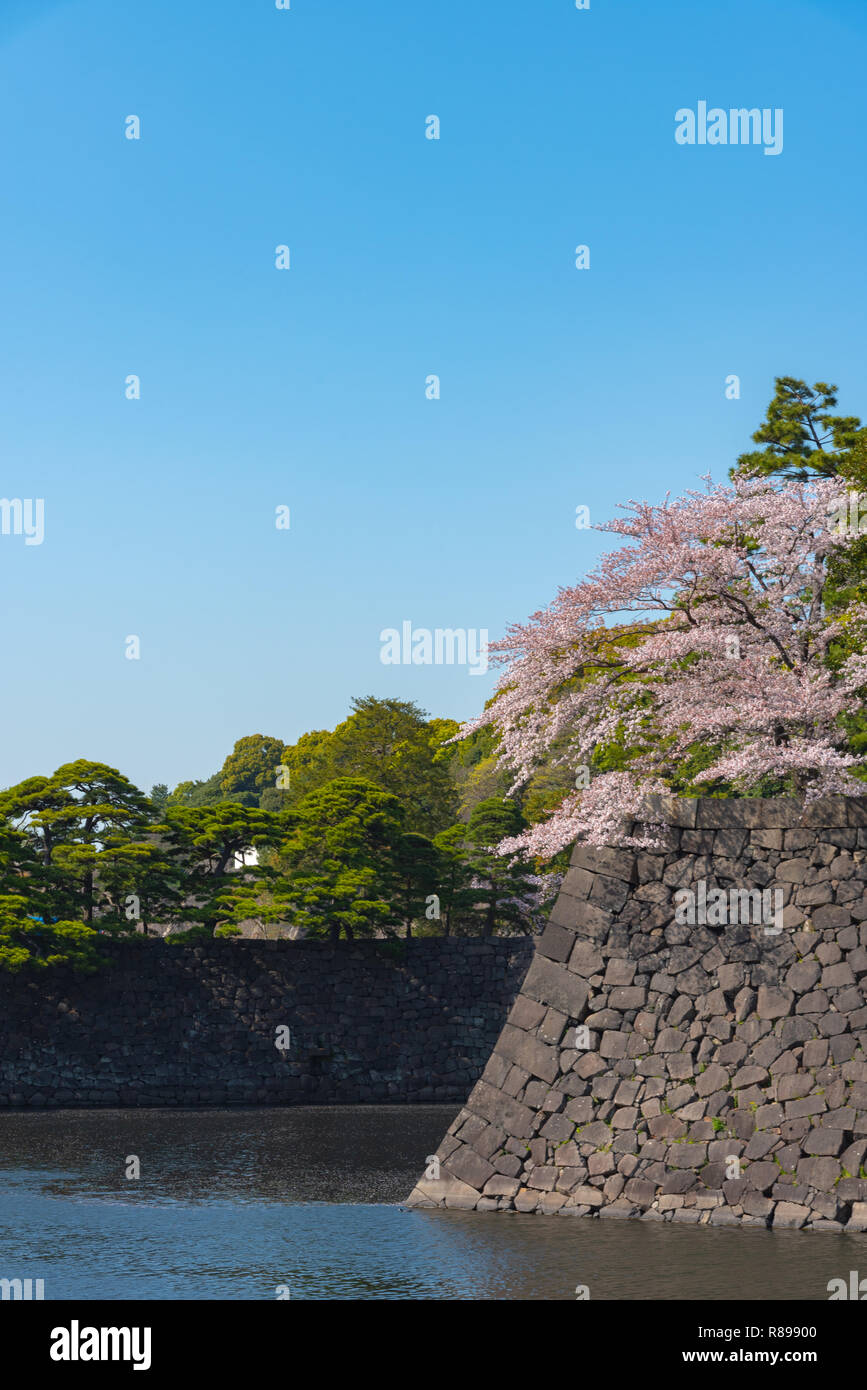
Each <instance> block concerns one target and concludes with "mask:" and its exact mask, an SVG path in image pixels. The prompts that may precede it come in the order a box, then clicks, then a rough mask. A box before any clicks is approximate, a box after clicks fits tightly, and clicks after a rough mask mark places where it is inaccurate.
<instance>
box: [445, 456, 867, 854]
mask: <svg viewBox="0 0 867 1390" xmlns="http://www.w3.org/2000/svg"><path fill="white" fill-rule="evenodd" d="M842 487H843V485H842V484H841V482H840V480H839V479H829V480H822V481H813V482H809V483H805V482H786V483H782V484H781V483H779V482H777V481H771V480H768V479H738V480H736V481H735V482H733V483H732V484H731V485H713V484H711V482H710V480H707V487H706V491H704V492H698V491H690V492H688V493H686V494H685V495H684V496H682V497H680V498H678V499H676V500H674V501H672V500H670V499H669V498H666V500H665V501H664V502H663V503H662V505H660V506H653V505H651V504H650V503H648V502H629V503H627V504H626V505H625V506H624V507H623V508H622V510H623V512H624V513H625V515H624V516H622V517H619V518H617V519H616V520H614V521H612V522H609V523H607V524H606V525H604V526H600V527H597V528H595V529H598V530H601V531H606V532H610V533H613V534H615V535H618V536H621V537H624V538H625V539H626V541H627V543H626V544H625V545H623V546H622V547H621V548H620V549H617V550H613V551H611V552H609V553H608V554H606V555H605V556H603V558H602V560H601V561H600V563H599V564H598V566H597V567H596V569H595V570H594V571H593V572H591V573H590V574H589V575H588V576H587V577H586V578H585V579H584V580H582V581H581V582H580V583H578V584H576V585H574V586H572V587H570V588H563V589H561V590H560V591H559V593H558V595H557V597H556V599H555V600H554V601H553V603H551V604H550V606H549V607H548V608H546V609H544V610H542V611H540V612H538V613H534V614H533V615H532V616H531V618H530V619H529V620H528V621H527V622H525V623H520V624H515V625H513V626H512V627H510V628H509V630H508V633H507V636H506V637H505V638H503V639H502V640H501V641H499V642H496V643H494V644H492V647H491V652H492V655H493V659H494V661H495V662H497V663H498V664H500V665H502V666H504V668H505V669H504V671H503V673H502V675H501V677H500V680H499V682H498V686H497V695H496V698H495V699H494V701H493V702H492V704H491V706H490V707H489V708H488V709H487V710H486V711H485V712H484V713H483V714H482V715H481V716H480V717H479V718H478V719H475V720H473V721H471V722H470V723H468V724H466V725H465V726H464V727H463V729H462V731H461V735H460V737H466V736H467V735H468V734H470V733H472V732H473V731H474V730H476V729H479V728H482V727H483V726H485V725H493V726H495V728H496V729H497V731H498V733H499V739H500V742H499V758H500V762H501V765H503V766H505V767H508V768H509V769H510V770H511V771H512V773H513V774H514V784H513V786H512V789H511V790H512V791H515V790H517V788H518V787H520V786H521V785H523V783H524V782H525V781H526V780H527V779H528V778H529V777H530V776H531V775H532V773H533V770H534V768H535V767H537V766H538V765H539V762H540V761H541V759H542V758H543V757H545V756H546V755H549V750H551V749H552V746H553V745H555V744H557V746H558V748H560V749H562V748H565V750H566V751H565V752H564V753H563V754H562V756H561V757H559V758H558V760H559V761H565V762H566V763H568V764H569V765H570V766H574V767H580V766H582V765H589V764H590V762H591V756H592V754H593V752H594V750H595V749H599V748H604V747H605V746H606V745H609V744H615V743H616V744H618V745H619V746H621V747H624V746H625V747H627V748H628V749H629V750H630V753H632V752H633V751H634V756H631V757H630V758H629V759H628V760H627V762H626V765H625V767H624V770H622V771H617V772H605V773H596V774H594V775H593V776H592V777H591V780H590V785H589V786H587V787H584V788H582V789H581V790H576V791H575V792H574V793H572V794H570V795H568V796H567V797H566V798H565V800H564V801H563V802H562V804H561V805H560V806H559V807H558V808H557V809H556V810H555V811H554V812H553V813H552V814H551V815H550V816H549V817H548V818H547V819H546V820H544V821H543V822H541V823H540V824H538V825H536V826H533V827H532V828H531V829H529V830H528V831H526V832H524V833H523V834H522V835H520V836H517V837H515V838H513V839H510V840H507V841H504V842H503V843H502V845H501V846H500V851H501V852H502V853H515V852H520V853H522V854H524V855H527V856H530V855H534V856H539V857H542V858H549V857H550V856H551V855H553V854H555V853H557V852H558V851H559V850H560V849H562V848H564V847H565V846H566V845H568V844H570V843H572V842H573V841H574V840H576V839H583V840H587V841H589V842H591V843H595V844H612V843H621V844H632V845H650V844H654V843H658V842H659V841H658V832H657V831H656V830H655V829H654V828H653V826H652V824H650V822H649V821H648V812H647V809H646V797H647V795H648V793H650V792H656V793H664V792H666V790H668V789H669V787H670V780H671V778H672V776H673V775H674V774H675V770H676V769H677V768H678V766H682V765H683V762H684V760H685V759H686V758H687V756H688V755H689V754H690V752H692V753H694V752H695V749H696V745H702V746H704V747H708V748H710V749H711V750H713V762H712V763H711V764H710V765H709V766H707V767H705V768H703V769H702V771H701V780H702V782H704V783H710V784H713V783H714V782H715V781H718V780H722V781H725V782H726V783H728V784H730V786H732V787H733V788H735V789H736V790H737V791H738V792H741V793H746V792H749V791H750V789H751V788H755V787H756V786H757V785H758V784H759V783H760V782H761V781H762V780H763V779H764V778H767V777H775V778H779V777H785V778H787V779H789V785H791V786H792V787H793V789H794V791H795V794H797V795H799V796H803V797H804V798H807V799H811V798H812V797H815V796H818V795H826V794H829V793H844V794H847V793H848V794H857V793H863V792H864V783H863V782H861V781H859V780H858V779H857V778H855V777H854V776H853V775H852V773H851V771H850V770H849V769H850V768H851V767H852V766H853V765H854V764H856V762H857V759H855V758H854V757H853V756H851V755H850V754H849V753H847V752H845V751H844V744H845V733H844V730H843V728H842V727H841V724H840V716H841V715H842V714H843V713H844V712H845V711H846V710H851V709H852V708H853V707H854V706H855V704H856V703H857V700H858V698H859V695H860V692H861V690H862V689H863V687H864V686H865V685H867V657H865V656H864V655H862V654H860V653H859V654H858V655H857V656H854V657H851V658H850V659H849V660H848V661H847V662H846V663H845V665H844V666H843V667H842V669H840V670H838V671H832V670H831V669H830V667H829V664H828V648H829V643H831V641H832V640H833V639H834V637H835V636H836V635H839V634H840V633H841V632H842V631H843V629H844V627H846V628H847V630H848V631H849V632H851V631H852V629H853V624H854V625H857V631H858V632H862V631H863V630H864V625H865V622H867V613H865V612H864V611H862V610H861V609H860V608H857V607H855V606H854V605H853V607H852V608H851V609H850V610H849V611H848V612H845V613H842V614H841V613H836V614H835V615H834V616H833V618H832V617H831V616H830V615H829V613H828V611H827V608H826V603H825V589H826V583H827V564H828V558H829V556H830V555H831V553H832V551H833V550H834V549H835V548H837V547H839V546H844V545H847V544H850V543H851V542H850V541H849V540H848V539H847V537H846V535H845V534H839V528H837V530H838V533H837V534H835V533H834V530H833V529H832V528H831V527H830V526H829V520H828V518H829V514H830V513H831V512H832V511H833V509H834V508H835V507H836V506H838V504H839V498H840V494H841V489H842ZM651 819H652V817H651ZM656 819H657V820H658V816H657V817H656ZM631 822H638V823H639V824H638V825H637V826H636V827H634V828H631V825H630V823H631Z"/></svg>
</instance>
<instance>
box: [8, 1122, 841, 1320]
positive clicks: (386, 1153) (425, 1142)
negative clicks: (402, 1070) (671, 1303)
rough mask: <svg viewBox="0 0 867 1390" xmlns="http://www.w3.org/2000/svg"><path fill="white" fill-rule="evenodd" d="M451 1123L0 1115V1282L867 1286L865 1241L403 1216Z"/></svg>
mask: <svg viewBox="0 0 867 1390" xmlns="http://www.w3.org/2000/svg"><path fill="white" fill-rule="evenodd" d="M452 1116H453V1107H444V1106H413V1107H407V1106H363V1107H354V1106H333V1107H315V1108H300V1107H299V1108H291V1109H281V1110H274V1109H268V1110H212V1111H203V1110H194V1111H180V1110H113V1111H107V1110H100V1111H81V1110H71V1111H56V1110H55V1111H49V1112H36V1113H32V1112H31V1113H16V1114H10V1113H8V1112H6V1113H0V1278H2V1277H6V1278H15V1277H20V1278H34V1279H36V1278H42V1279H44V1280H45V1281H46V1286H45V1294H46V1298H47V1299H62V1298H75V1299H78V1298H110V1299H127V1298H161V1299H221V1298H232V1299H273V1298H274V1297H275V1296H276V1290H277V1288H278V1286H280V1285H288V1286H289V1288H290V1289H291V1295H292V1298H293V1299H298V1298H301V1299H534V1300H540V1299H541V1300H569V1299H574V1297H575V1288H576V1286H577V1285H579V1284H586V1285H588V1286H589V1289H590V1295H591V1298H593V1299H614V1298H627V1299H703V1298H709V1299H739V1298H749V1299H760V1300H766V1299H769V1300H775V1299H796V1298H806V1299H818V1300H825V1299H827V1296H828V1295H827V1289H826V1285H827V1282H828V1280H829V1279H831V1278H836V1277H847V1276H848V1271H849V1270H852V1269H855V1270H858V1269H860V1270H861V1272H862V1274H863V1275H867V1237H865V1236H841V1235H831V1234H828V1235H824V1234H821V1233H818V1232H817V1233H802V1232H797V1231H779V1232H773V1231H761V1230H729V1229H725V1230H716V1229H708V1228H701V1229H697V1228H695V1227H691V1226H669V1225H666V1226H660V1225H656V1224H654V1225H649V1224H647V1223H643V1222H638V1221H598V1220H581V1219H578V1218H566V1217H539V1216H523V1215H519V1214H505V1213H502V1214H501V1213H497V1214H490V1215H488V1214H486V1215H477V1214H474V1213H468V1212H439V1211H407V1210H405V1209H404V1208H402V1207H401V1206H400V1205H399V1204H400V1202H401V1199H402V1198H404V1197H405V1196H406V1195H407V1193H408V1192H409V1190H410V1188H411V1187H412V1186H413V1183H414V1182H415V1180H416V1178H417V1177H418V1174H419V1172H420V1171H421V1170H422V1169H423V1167H424V1165H425V1159H426V1156H427V1155H428V1154H430V1153H433V1151H434V1150H435V1148H436V1146H437V1144H438V1143H439V1140H440V1138H441V1137H442V1134H443V1132H444V1130H445V1129H446V1127H447V1126H448V1124H449V1122H450V1120H451V1119H452ZM132 1155H136V1156H137V1157H138V1159H139V1160H140V1164H141V1177H140V1178H139V1179H138V1180H129V1179H127V1178H126V1177H125V1176H124V1174H125V1169H126V1166H127V1162H128V1159H129V1158H130V1157H131V1156H132Z"/></svg>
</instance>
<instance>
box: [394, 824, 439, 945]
mask: <svg viewBox="0 0 867 1390" xmlns="http://www.w3.org/2000/svg"><path fill="white" fill-rule="evenodd" d="M393 864H394V882H393V887H392V892H391V902H392V904H393V906H394V908H395V910H396V912H397V914H398V916H399V918H400V921H401V922H402V923H403V929H404V936H405V937H406V938H407V940H409V938H410V937H411V936H412V925H413V922H415V921H417V920H418V919H420V918H424V919H425V920H427V918H426V908H427V900H428V898H429V897H430V896H431V894H434V893H436V894H437V896H439V892H438V890H439V887H440V878H441V875H442V868H443V865H442V860H441V856H440V854H439V852H438V850H437V848H436V846H435V845H434V844H433V842H432V841H431V840H429V839H428V837H427V836H426V835H418V834H416V833H415V832H413V831H410V832H408V833H407V834H406V835H399V836H398V837H397V839H396V841H395V844H394V849H393Z"/></svg>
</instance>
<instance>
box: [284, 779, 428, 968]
mask: <svg viewBox="0 0 867 1390" xmlns="http://www.w3.org/2000/svg"><path fill="white" fill-rule="evenodd" d="M290 814H291V825H290V830H289V833H288V835H287V837H286V839H285V841H284V843H283V845H282V846H281V850H280V855H279V858H278V862H277V867H278V870H279V873H280V876H279V879H278V891H279V893H280V894H281V895H282V896H283V900H284V901H285V902H286V905H287V910H288V911H290V912H291V914H292V920H293V921H294V922H295V923H296V924H298V925H300V926H303V927H305V928H306V929H307V931H308V932H309V934H310V935H312V936H329V937H330V938H331V940H332V941H337V940H338V939H339V937H340V935H341V933H342V934H343V935H345V936H346V937H348V938H349V939H350V940H351V939H353V938H355V937H356V936H370V935H372V934H373V933H374V932H375V931H376V930H377V929H390V928H393V927H394V926H396V924H397V921H398V912H397V910H396V908H395V905H394V904H393V902H392V900H391V893H392V887H393V882H394V873H395V866H394V847H395V844H396V842H397V841H398V839H399V837H400V836H401V834H402V833H403V819H404V813H403V807H402V806H401V803H400V802H399V801H398V799H397V797H396V796H391V795H390V794H389V793H388V792H384V791H382V790H381V789H380V788H379V787H377V786H375V785H374V784H373V783H372V782H369V781H367V780H366V779H364V778H361V777H340V778H336V779H334V780H333V781H331V782H328V783H326V785H325V786H324V787H319V788H317V789H316V790H315V791H312V792H309V793H308V794H307V796H305V797H304V798H303V799H302V800H301V801H300V802H298V803H297V804H296V805H295V806H294V807H293V809H292V812H291V813H290Z"/></svg>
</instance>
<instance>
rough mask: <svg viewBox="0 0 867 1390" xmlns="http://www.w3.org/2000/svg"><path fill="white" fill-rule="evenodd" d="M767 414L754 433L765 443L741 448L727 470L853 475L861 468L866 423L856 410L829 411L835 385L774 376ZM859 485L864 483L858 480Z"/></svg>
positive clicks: (808, 475) (762, 473) (834, 398)
mask: <svg viewBox="0 0 867 1390" xmlns="http://www.w3.org/2000/svg"><path fill="white" fill-rule="evenodd" d="M774 386H775V390H774V396H773V399H772V400H771V403H770V405H769V406H768V409H767V413H766V415H765V419H764V420H763V421H762V423H761V425H760V426H759V428H758V429H757V430H756V432H755V434H754V435H753V440H754V442H755V443H756V444H762V445H764V448H762V449H754V450H752V451H749V452H747V453H744V454H741V455H740V457H739V458H738V461H737V465H736V467H735V468H733V469H732V470H731V472H732V473H735V472H738V473H741V474H745V475H746V476H749V477H767V476H768V475H769V474H777V475H778V476H780V477H782V478H800V479H806V478H811V477H825V478H833V477H842V478H850V477H852V472H853V469H857V470H858V471H859V472H860V470H861V469H862V468H863V462H864V459H863V454H862V453H861V449H862V447H863V443H864V429H863V427H862V424H861V421H860V420H859V419H858V417H857V416H855V415H832V414H831V411H832V409H833V408H834V406H836V404H837V387H836V386H830V385H828V383H827V382H824V381H817V382H816V384H815V385H814V386H808V385H807V383H806V381H801V380H799V378H797V377H793V376H778V377H776V378H775V382H774ZM862 485H863V484H862Z"/></svg>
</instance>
